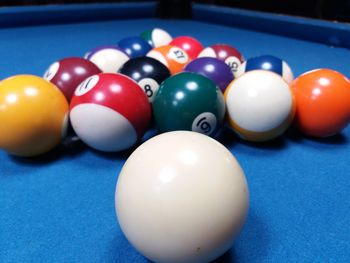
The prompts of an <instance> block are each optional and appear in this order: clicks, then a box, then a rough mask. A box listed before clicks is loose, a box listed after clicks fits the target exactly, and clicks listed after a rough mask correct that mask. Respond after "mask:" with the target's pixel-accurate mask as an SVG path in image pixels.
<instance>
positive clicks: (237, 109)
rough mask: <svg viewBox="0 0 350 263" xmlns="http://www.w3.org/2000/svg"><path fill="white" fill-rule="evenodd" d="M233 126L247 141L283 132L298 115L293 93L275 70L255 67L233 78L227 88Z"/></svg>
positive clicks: (228, 115)
mask: <svg viewBox="0 0 350 263" xmlns="http://www.w3.org/2000/svg"><path fill="white" fill-rule="evenodd" d="M225 101H226V106H227V119H228V123H229V125H230V127H231V128H232V129H233V130H234V131H235V132H236V133H237V134H238V135H239V136H240V137H241V138H243V139H245V140H248V141H267V140H271V139H274V138H276V137H277V136H279V135H281V134H282V133H283V132H284V131H285V130H286V129H287V128H288V127H289V125H290V124H291V122H292V120H293V117H294V114H295V102H294V97H293V93H292V91H291V89H290V87H289V86H288V84H287V82H285V81H284V80H283V79H282V77H281V76H279V75H277V74H276V73H273V72H269V71H264V70H254V71H250V72H247V73H246V74H244V75H242V76H241V77H239V78H237V79H236V80H234V81H233V82H232V83H231V84H230V85H229V86H228V87H227V89H226V91H225Z"/></svg>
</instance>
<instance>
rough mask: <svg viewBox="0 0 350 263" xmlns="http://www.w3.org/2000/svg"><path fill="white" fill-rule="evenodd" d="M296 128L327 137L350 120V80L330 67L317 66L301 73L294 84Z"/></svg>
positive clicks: (309, 133) (313, 134)
mask: <svg viewBox="0 0 350 263" xmlns="http://www.w3.org/2000/svg"><path fill="white" fill-rule="evenodd" d="M291 87H292V90H293V93H294V96H295V101H296V115H295V122H296V125H297V127H298V128H299V129H300V130H301V131H302V132H303V133H305V134H308V135H311V136H315V137H328V136H332V135H335V134H337V133H339V132H340V131H341V130H342V129H344V128H345V127H346V126H347V125H348V124H349V122H350V81H349V79H347V78H346V77H345V76H344V75H343V74H341V73H339V72H337V71H334V70H330V69H317V70H313V71H309V72H306V73H304V74H303V75H301V76H299V77H298V78H297V79H295V80H294V82H293V83H292V85H291Z"/></svg>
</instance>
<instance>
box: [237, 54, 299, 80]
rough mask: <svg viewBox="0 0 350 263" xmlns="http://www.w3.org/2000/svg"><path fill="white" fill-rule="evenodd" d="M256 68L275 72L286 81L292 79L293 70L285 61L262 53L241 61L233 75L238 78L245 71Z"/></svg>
mask: <svg viewBox="0 0 350 263" xmlns="http://www.w3.org/2000/svg"><path fill="white" fill-rule="evenodd" d="M256 69H262V70H268V71H272V72H275V73H277V74H278V75H281V76H282V77H283V79H284V80H285V81H287V83H291V82H292V81H293V79H294V76H293V72H292V70H291V68H290V67H289V65H288V64H287V62H285V61H284V60H282V59H280V58H277V57H275V56H271V55H263V56H258V57H253V58H250V59H247V61H245V62H243V63H242V65H241V66H239V68H238V70H237V72H236V73H235V77H236V78H238V77H239V76H241V75H242V74H244V73H245V72H248V71H251V70H256Z"/></svg>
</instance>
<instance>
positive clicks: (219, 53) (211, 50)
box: [198, 44, 244, 74]
mask: <svg viewBox="0 0 350 263" xmlns="http://www.w3.org/2000/svg"><path fill="white" fill-rule="evenodd" d="M198 57H213V58H217V59H220V60H222V61H224V62H225V63H226V64H227V65H229V66H230V68H231V71H232V73H233V74H234V73H235V72H236V71H237V69H238V67H239V66H240V65H241V64H242V62H243V60H244V59H243V56H242V54H241V53H240V52H239V51H238V50H237V49H236V48H234V47H232V46H230V45H227V44H215V45H212V46H210V47H207V48H205V49H203V50H202V51H201V53H199V55H198Z"/></svg>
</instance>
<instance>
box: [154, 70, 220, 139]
mask: <svg viewBox="0 0 350 263" xmlns="http://www.w3.org/2000/svg"><path fill="white" fill-rule="evenodd" d="M224 115H225V102H224V98H223V95H222V93H221V91H220V89H219V88H218V87H217V86H216V85H215V84H214V82H212V81H211V80H210V79H208V78H206V77H204V76H202V75H199V74H195V73H190V72H182V73H179V74H176V75H174V76H172V77H170V78H168V79H166V80H165V81H164V82H163V83H162V84H161V85H160V87H159V90H158V93H157V94H156V97H155V99H154V101H153V116H154V119H155V123H156V127H157V128H158V130H159V131H160V132H167V131H174V130H190V131H195V132H199V133H203V134H206V135H209V136H215V134H216V132H217V131H218V130H219V128H220V127H221V125H222V122H223V119H224Z"/></svg>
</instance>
